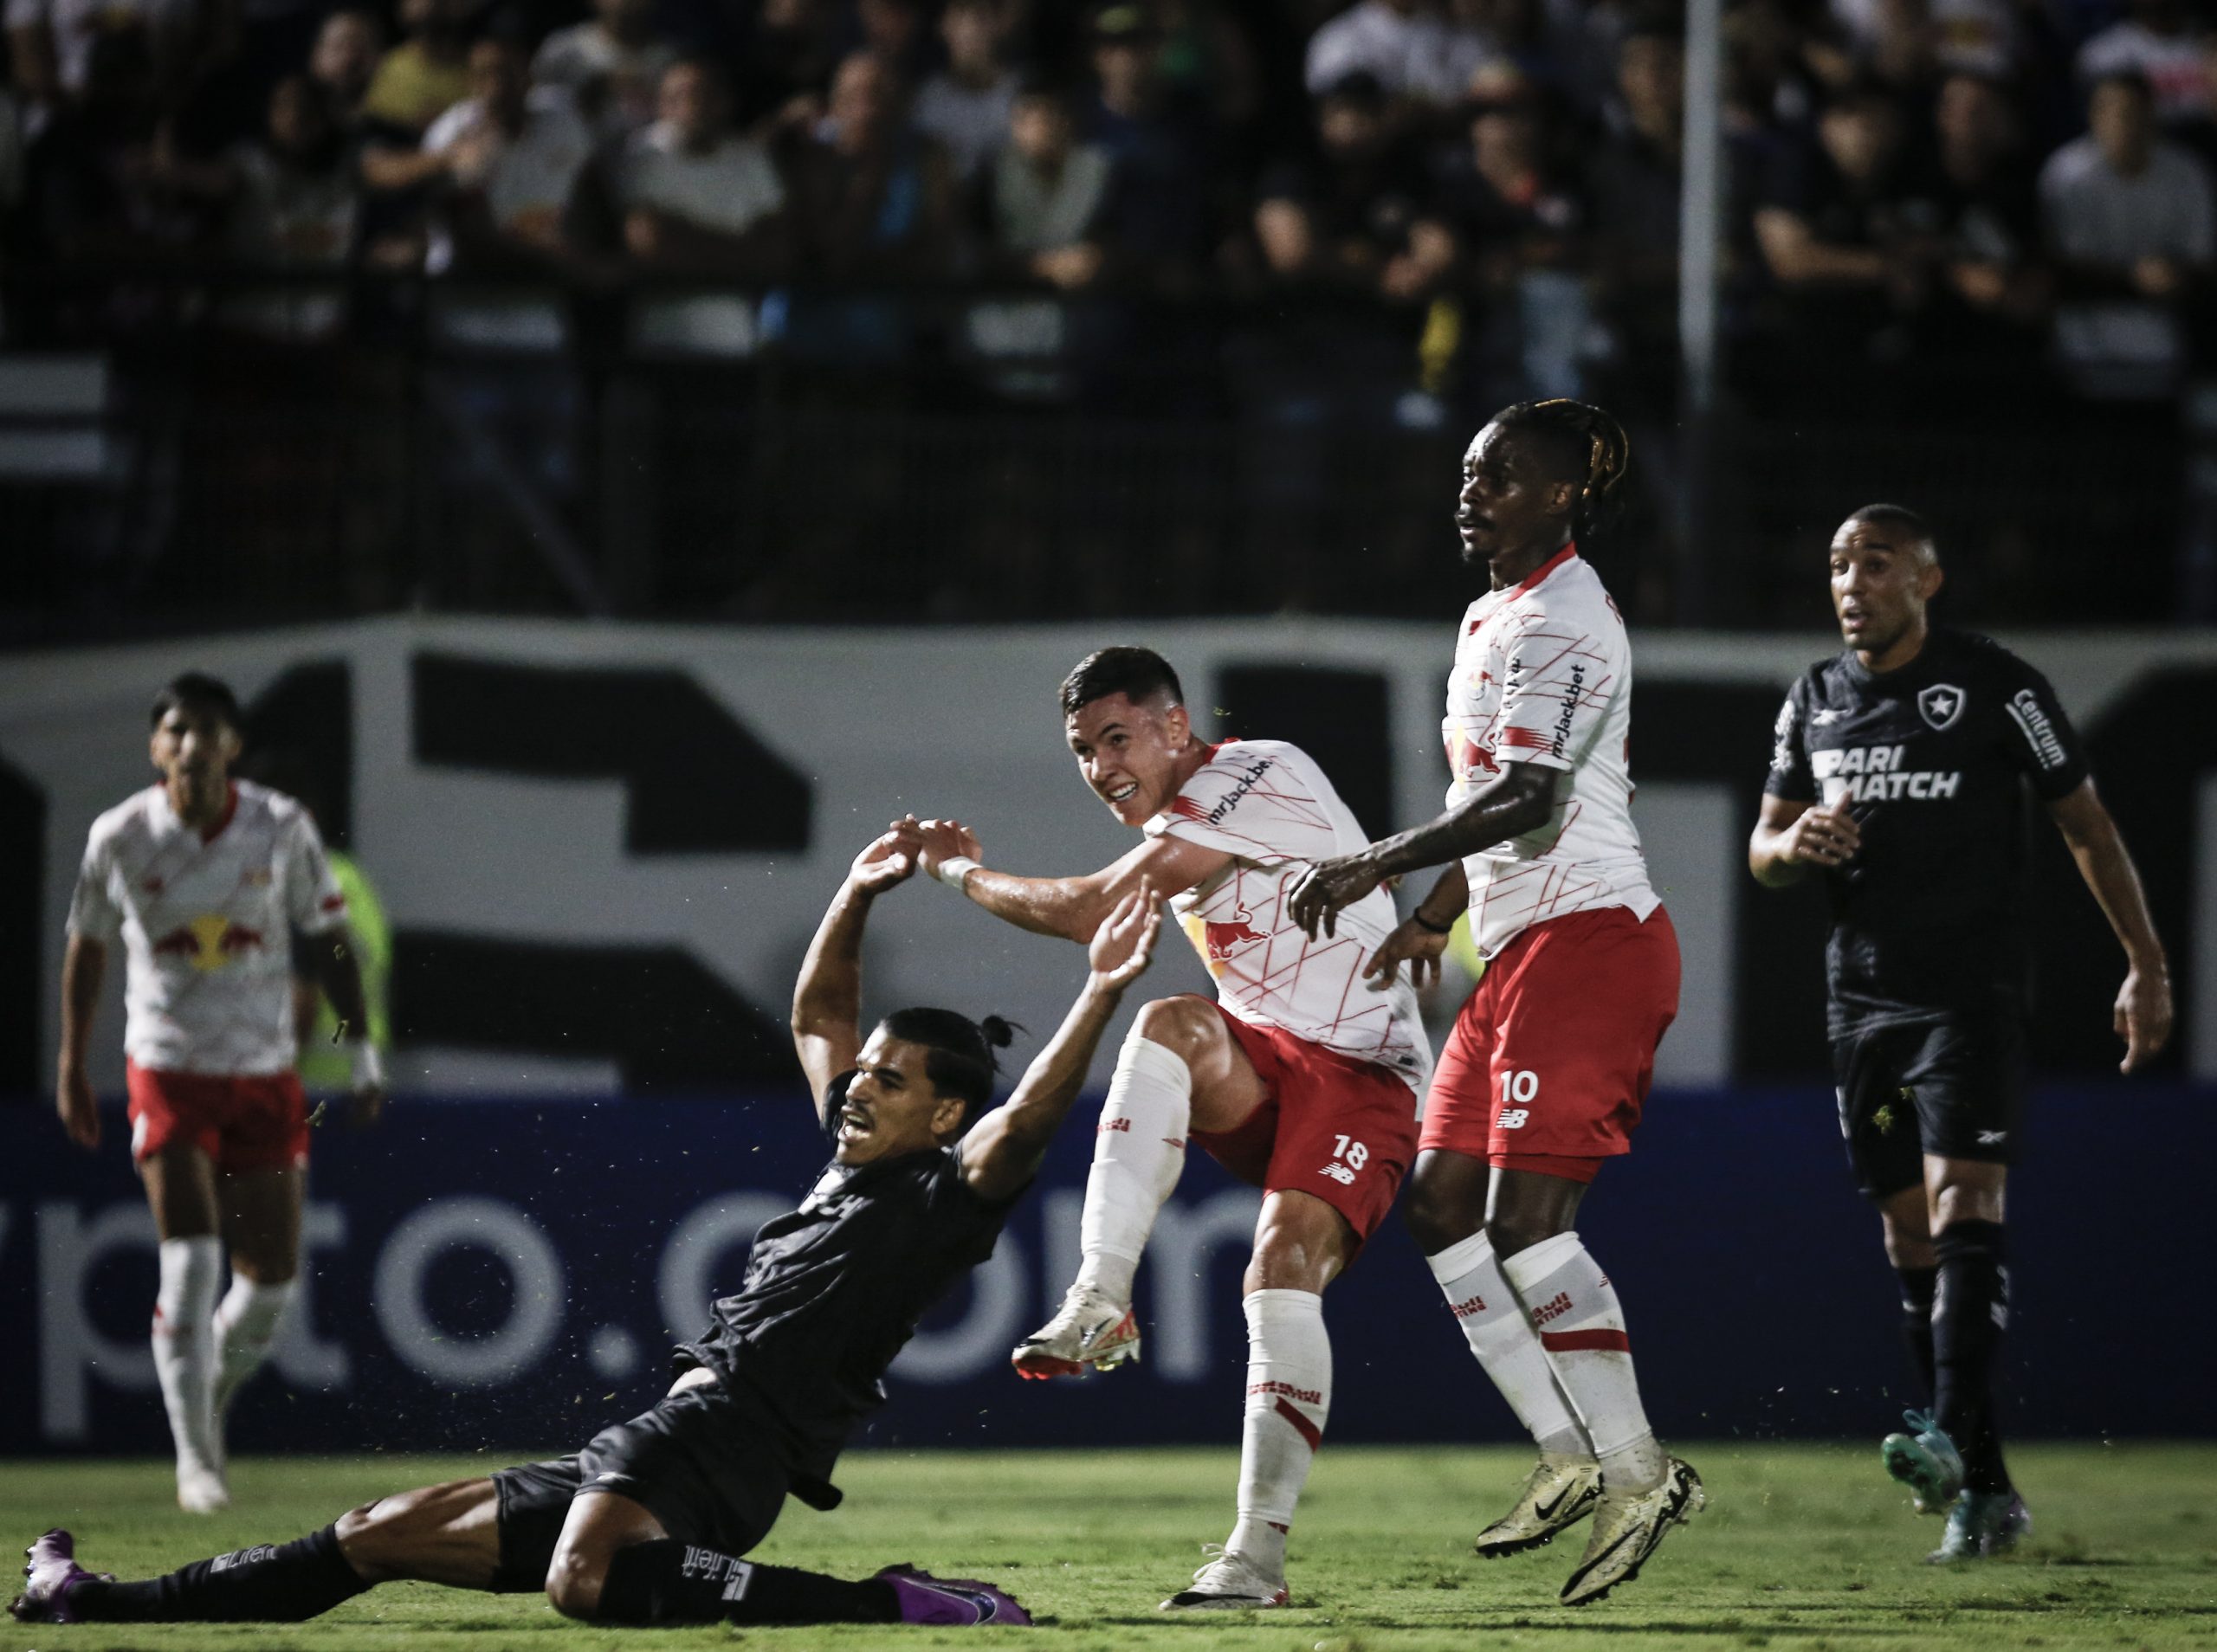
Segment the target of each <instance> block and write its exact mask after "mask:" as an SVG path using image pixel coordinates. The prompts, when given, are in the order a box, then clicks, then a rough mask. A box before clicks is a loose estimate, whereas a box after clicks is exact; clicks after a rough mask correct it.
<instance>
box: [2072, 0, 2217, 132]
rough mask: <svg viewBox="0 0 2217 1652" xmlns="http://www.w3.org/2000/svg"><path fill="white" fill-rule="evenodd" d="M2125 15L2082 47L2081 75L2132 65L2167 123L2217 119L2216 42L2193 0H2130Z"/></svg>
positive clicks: (2101, 75) (2097, 75)
mask: <svg viewBox="0 0 2217 1652" xmlns="http://www.w3.org/2000/svg"><path fill="white" fill-rule="evenodd" d="M2124 10H2125V14H2126V15H2125V16H2124V17H2123V20H2122V21H2120V22H2118V23H2112V24H2111V25H2110V27H2109V28H2107V29H2104V30H2102V32H2101V33H2099V34H2098V35H2095V36H2094V37H2093V38H2092V39H2091V40H2089V41H2088V42H2086V43H2085V44H2084V46H2082V47H2080V48H2079V49H2078V78H2079V79H2080V81H2083V82H2084V83H2085V84H2086V85H2088V86H2090V87H2091V85H2093V84H2094V83H2095V82H2096V81H2101V80H2104V79H2105V78H2107V77H2108V76H2110V75H2112V74H2120V73H2123V72H2125V71H2127V70H2130V71H2133V72H2136V73H2137V74H2139V75H2140V76H2141V77H2142V78H2143V79H2144V80H2145V81H2147V82H2148V85H2149V88H2150V89H2151V90H2152V92H2153V93H2154V94H2155V100H2156V119H2158V120H2159V121H2160V122H2161V123H2162V125H2163V126H2169V127H2178V126H2206V125H2207V124H2208V123H2209V122H2210V121H2211V120H2213V119H2217V95H2214V94H2213V87H2212V85H2211V75H2210V68H2211V65H2210V51H2211V47H2212V43H2213V42H2212V41H2211V38H2210V34H2209V29H2208V28H2207V23H2206V22H2205V21H2204V20H2203V19H2202V18H2201V17H2199V16H2196V15H2195V13H2194V10H2193V9H2192V8H2191V7H2190V6H2189V5H2188V3H2187V0H2126V5H2125V8H2124Z"/></svg>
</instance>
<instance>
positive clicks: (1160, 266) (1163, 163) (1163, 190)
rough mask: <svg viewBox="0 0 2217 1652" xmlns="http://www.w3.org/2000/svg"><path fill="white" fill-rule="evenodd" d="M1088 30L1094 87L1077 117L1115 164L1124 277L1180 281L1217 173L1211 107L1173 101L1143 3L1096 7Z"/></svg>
mask: <svg viewBox="0 0 2217 1652" xmlns="http://www.w3.org/2000/svg"><path fill="white" fill-rule="evenodd" d="M1092 37H1093V38H1092V61H1093V76H1094V89H1093V95H1092V97H1091V98H1090V100H1089V103H1088V106H1087V107H1086V109H1085V113H1084V114H1083V118H1082V120H1081V123H1080V125H1081V130H1082V131H1083V134H1084V136H1085V138H1086V139H1087V140H1088V141H1089V142H1090V143H1094V144H1098V145H1100V146H1101V147H1102V149H1103V150H1105V151H1107V152H1108V156H1109V158H1111V159H1112V160H1113V161H1115V165H1116V169H1117V174H1118V177H1117V183H1118V187H1117V190H1116V191H1115V197H1114V199H1113V200H1112V201H1111V203H1110V204H1109V210H1108V212H1109V216H1108V223H1107V224H1106V225H1105V229H1106V232H1107V235H1108V240H1109V241H1110V242H1111V243H1112V244H1113V245H1114V246H1115V248H1116V249H1117V253H1118V255H1119V257H1120V260H1121V261H1122V263H1123V265H1124V269H1123V272H1122V273H1123V275H1124V277H1125V279H1126V280H1127V281H1129V282H1132V283H1134V284H1136V285H1139V286H1141V287H1147V288H1150V289H1154V290H1161V289H1166V288H1177V287H1184V286H1186V285H1187V284H1189V283H1190V281H1191V280H1192V278H1193V274H1194V272H1195V269H1196V267H1197V265H1198V263H1199V258H1200V256H1201V254H1202V251H1203V249H1204V248H1205V243H1206V241H1207V236H1208V214H1209V197H1208V189H1209V183H1210V179H1211V178H1212V176H1213V174H1214V171H1215V161H1214V142H1213V133H1212V131H1211V128H1210V121H1209V117H1208V113H1207V111H1206V110H1205V108H1202V107H1198V106H1194V105H1193V104H1191V103H1187V102H1185V101H1183V100H1178V99H1174V98H1173V96H1172V94H1171V93H1170V91H1169V89H1168V87H1167V86H1166V85H1165V84H1164V82H1163V79H1162V76H1161V74H1160V62H1161V57H1162V35H1161V32H1160V30H1159V29H1157V28H1156V27H1155V24H1154V18H1153V16H1151V15H1150V14H1149V13H1148V12H1147V9H1146V8H1145V7H1144V6H1142V5H1140V4H1137V3H1133V0H1115V3H1111V4H1108V5H1106V6H1103V7H1102V8H1101V9H1100V10H1098V11H1096V13H1095V14H1094V16H1093V21H1092Z"/></svg>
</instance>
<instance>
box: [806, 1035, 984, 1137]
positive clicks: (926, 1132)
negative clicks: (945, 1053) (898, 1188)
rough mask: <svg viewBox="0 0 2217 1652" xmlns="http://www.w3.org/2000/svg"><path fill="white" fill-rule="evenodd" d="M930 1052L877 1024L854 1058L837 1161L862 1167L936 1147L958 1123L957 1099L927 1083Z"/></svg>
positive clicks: (840, 1122) (842, 1109) (842, 1111)
mask: <svg viewBox="0 0 2217 1652" xmlns="http://www.w3.org/2000/svg"><path fill="white" fill-rule="evenodd" d="M930 1060H931V1051H930V1050H929V1049H928V1048H927V1047H926V1046H924V1045H922V1044H912V1043H910V1042H908V1040H906V1039H904V1038H895V1037H893V1036H891V1035H890V1034H889V1033H888V1032H887V1031H886V1030H885V1029H884V1028H882V1027H880V1028H879V1029H877V1030H876V1032H873V1033H872V1034H870V1036H869V1042H868V1043H866V1044H864V1045H863V1048H862V1053H861V1054H860V1055H857V1056H856V1057H855V1068H856V1072H855V1076H854V1080H853V1081H852V1082H851V1083H850V1084H849V1085H848V1086H847V1099H846V1100H845V1101H844V1102H843V1104H842V1105H841V1107H840V1109H839V1118H838V1126H839V1135H838V1145H837V1147H836V1148H834V1149H833V1151H832V1154H831V1156H832V1157H833V1158H836V1159H837V1160H838V1161H839V1163H841V1164H842V1165H867V1164H869V1163H870V1162H871V1161H872V1160H873V1159H879V1158H892V1157H893V1156H894V1155H895V1154H897V1153H913V1152H918V1151H920V1150H921V1149H923V1148H926V1147H935V1146H937V1145H939V1144H940V1140H941V1139H943V1138H942V1135H941V1133H942V1132H944V1131H947V1130H951V1129H952V1128H953V1126H955V1125H956V1124H958V1123H960V1121H961V1118H962V1103H961V1102H960V1100H956V1099H955V1098H953V1097H951V1096H942V1095H941V1094H940V1093H939V1092H938V1091H937V1090H935V1089H934V1088H933V1087H932V1081H931V1069H930V1066H929V1062H930Z"/></svg>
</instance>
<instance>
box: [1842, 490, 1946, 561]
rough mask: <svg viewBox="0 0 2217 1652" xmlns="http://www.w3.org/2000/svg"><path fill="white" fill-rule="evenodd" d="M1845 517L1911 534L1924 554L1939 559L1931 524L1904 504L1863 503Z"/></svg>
mask: <svg viewBox="0 0 2217 1652" xmlns="http://www.w3.org/2000/svg"><path fill="white" fill-rule="evenodd" d="M1848 520H1849V521H1851V522H1870V523H1873V524H1884V526H1888V527H1891V528H1898V529H1899V530H1900V531H1901V532H1904V533H1907V534H1910V535H1911V536H1913V537H1914V538H1915V539H1916V541H1917V542H1918V543H1919V544H1920V545H1923V547H1924V551H1925V554H1926V555H1928V556H1929V557H1930V558H1932V559H1933V560H1934V561H1938V560H1939V558H1940V545H1939V541H1938V540H1937V539H1935V538H1933V534H1932V524H1931V523H1929V522H1928V521H1926V520H1925V519H1923V517H1922V516H1919V515H1918V514H1917V513H1916V512H1915V511H1913V510H1911V509H1910V507H1908V506H1906V505H1885V504H1878V505H1865V506H1864V507H1861V508H1860V509H1858V510H1856V511H1853V512H1851V513H1849V515H1848Z"/></svg>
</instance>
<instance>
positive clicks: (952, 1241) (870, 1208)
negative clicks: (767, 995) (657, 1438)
mask: <svg viewBox="0 0 2217 1652" xmlns="http://www.w3.org/2000/svg"><path fill="white" fill-rule="evenodd" d="M853 1076H854V1075H853V1074H843V1075H842V1076H841V1077H840V1078H839V1079H838V1080H837V1081H835V1082H834V1084H833V1086H832V1089H831V1098H830V1105H829V1106H828V1107H827V1108H826V1109H825V1113H826V1118H827V1120H829V1121H830V1122H827V1125H826V1131H827V1133H836V1131H837V1122H836V1121H837V1119H838V1116H839V1108H840V1103H841V1101H842V1100H843V1098H844V1096H845V1094H846V1087H847V1085H848V1083H849V1081H850V1080H851V1079H852V1078H853ZM1015 1203H1016V1200H1015V1197H1010V1198H1007V1199H1005V1200H1001V1201H999V1202H998V1203H996V1202H992V1201H988V1200H986V1199H985V1198H983V1197H980V1196H979V1195H978V1194H977V1193H975V1192H973V1191H972V1190H971V1188H970V1185H969V1184H968V1183H966V1181H964V1180H963V1178H962V1168H961V1165H960V1161H959V1159H958V1158H957V1157H956V1150H955V1149H954V1148H952V1147H941V1148H929V1149H926V1150H925V1151H923V1152H914V1153H902V1154H901V1155H899V1156H898V1157H896V1158H882V1159H877V1160H874V1161H873V1162H871V1163H869V1164H867V1165H841V1164H839V1163H837V1162H836V1161H834V1162H833V1163H832V1164H831V1165H830V1166H828V1167H827V1168H826V1169H825V1171H824V1174H823V1175H822V1176H821V1177H819V1178H818V1179H817V1183H816V1185H815V1186H814V1187H813V1188H811V1190H810V1191H809V1195H808V1197H806V1198H805V1199H803V1200H802V1201H801V1204H800V1208H799V1209H798V1210H794V1211H792V1212H790V1213H789V1214H787V1215H785V1216H776V1217H773V1218H772V1219H771V1220H770V1221H768V1222H766V1223H763V1224H762V1226H761V1229H759V1231H758V1232H757V1233H756V1234H755V1236H754V1249H753V1252H752V1253H751V1254H750V1255H748V1257H747V1274H746V1276H745V1277H744V1278H743V1279H742V1280H741V1281H740V1287H739V1292H738V1294H736V1295H734V1296H727V1297H724V1298H722V1299H721V1300H718V1301H717V1302H716V1303H715V1304H714V1307H712V1308H711V1309H710V1313H711V1314H712V1315H713V1316H714V1318H713V1321H712V1323H711V1324H710V1326H709V1327H708V1331H707V1332H706V1333H704V1334H703V1335H701V1337H700V1338H699V1339H697V1340H696V1341H694V1342H689V1343H686V1344H684V1345H682V1346H681V1347H680V1348H679V1350H678V1358H679V1363H680V1364H681V1365H706V1366H708V1368H709V1369H710V1370H711V1371H714V1372H715V1373H716V1375H717V1376H718V1377H719V1378H721V1379H722V1381H723V1382H724V1384H725V1385H726V1386H727V1387H734V1388H735V1389H737V1390H738V1391H740V1392H742V1393H745V1394H747V1395H750V1396H751V1397H753V1398H754V1399H755V1400H756V1401H758V1402H759V1404H762V1405H763V1406H765V1407H766V1409H767V1410H768V1412H769V1414H770V1416H772V1418H773V1419H775V1421H776V1423H777V1424H778V1426H779V1429H780V1431H781V1433H782V1434H783V1436H784V1440H785V1449H786V1451H787V1453H788V1458H789V1461H790V1462H791V1463H792V1467H793V1468H794V1469H795V1471H796V1490H804V1484H803V1482H805V1481H822V1480H824V1479H825V1478H826V1477H828V1476H829V1475H830V1474H831V1465H832V1462H834V1460H835V1459H837V1456H838V1455H839V1451H840V1449H841V1448H842V1447H843V1446H844V1445H845V1443H846V1442H847V1437H848V1436H849V1435H850V1434H851V1433H852V1432H853V1431H854V1429H855V1427H856V1424H857V1423H860V1422H861V1421H862V1419H863V1417H864V1416H868V1415H869V1412H870V1411H872V1410H875V1409H876V1407H878V1406H879V1405H882V1404H884V1402H885V1385H884V1384H883V1382H882V1381H881V1380H880V1379H881V1378H883V1376H884V1375H885V1370H886V1367H887V1366H889V1365H891V1364H892V1363H893V1361H894V1358H895V1356H896V1355H897V1354H899V1353H900V1352H901V1350H902V1348H903V1347H904V1346H905V1345H907V1344H908V1339H909V1338H910V1337H911V1336H913V1335H915V1330H916V1322H917V1320H921V1318H922V1317H923V1316H924V1313H925V1312H926V1311H927V1310H928V1308H930V1307H931V1306H932V1304H933V1303H934V1302H935V1301H937V1300H939V1299H940V1297H941V1296H943V1295H945V1294H947V1290H948V1289H949V1287H952V1286H953V1285H954V1284H955V1282H956V1281H959V1280H960V1279H961V1278H962V1276H963V1275H964V1274H967V1273H968V1272H969V1271H970V1269H972V1268H974V1267H976V1266H977V1265H978V1264H979V1263H980V1262H984V1261H986V1259H987V1258H988V1257H990V1256H992V1254H993V1244H994V1242H995V1241H996V1240H997V1239H998V1238H999V1236H1000V1230H1001V1224H1002V1223H1004V1222H1005V1220H1007V1217H1008V1213H1009V1210H1010V1209H1011V1208H1012V1206H1013V1205H1014V1204H1015ZM811 1500H813V1499H811Z"/></svg>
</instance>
